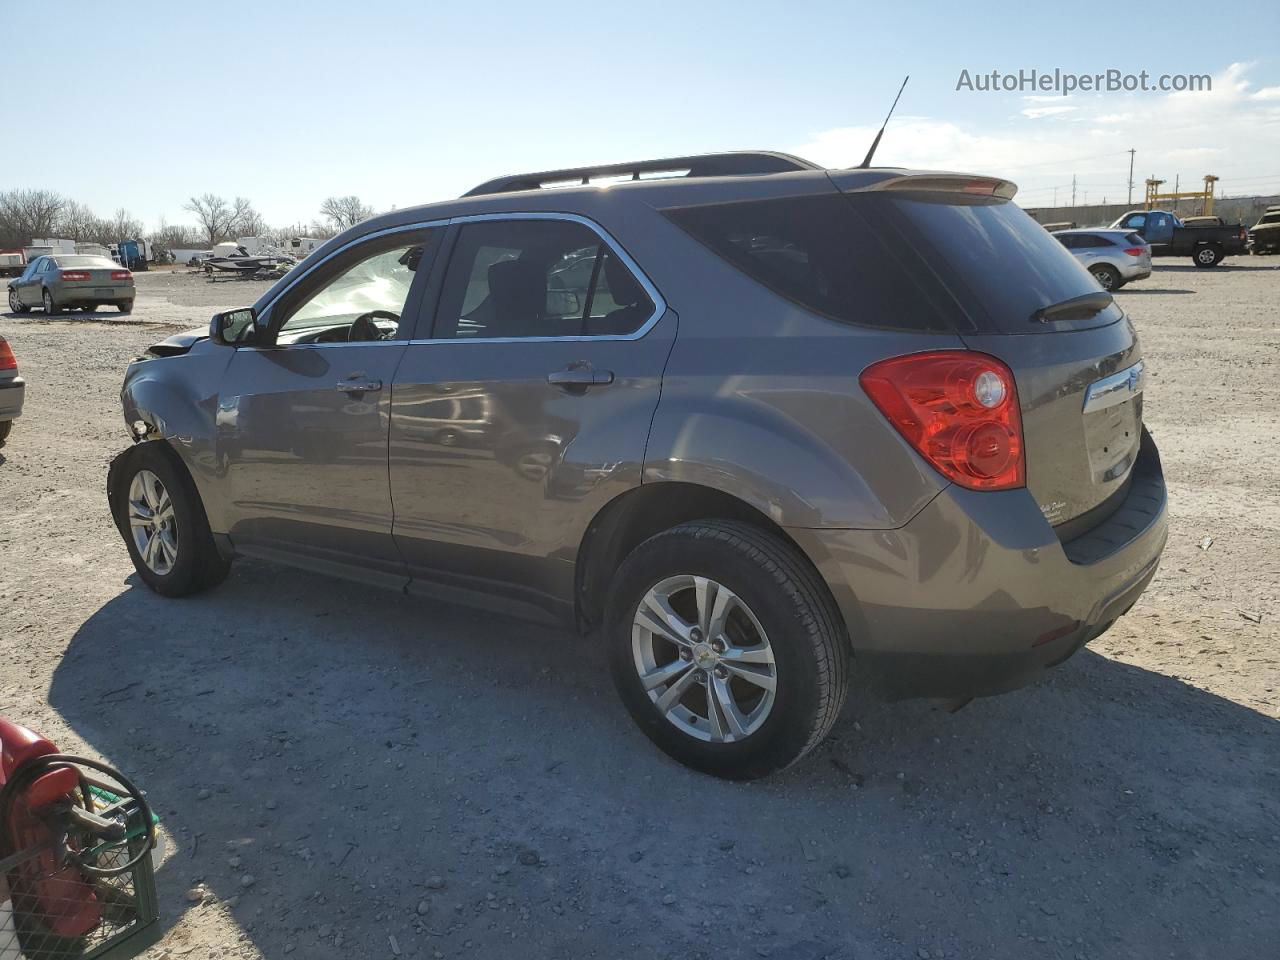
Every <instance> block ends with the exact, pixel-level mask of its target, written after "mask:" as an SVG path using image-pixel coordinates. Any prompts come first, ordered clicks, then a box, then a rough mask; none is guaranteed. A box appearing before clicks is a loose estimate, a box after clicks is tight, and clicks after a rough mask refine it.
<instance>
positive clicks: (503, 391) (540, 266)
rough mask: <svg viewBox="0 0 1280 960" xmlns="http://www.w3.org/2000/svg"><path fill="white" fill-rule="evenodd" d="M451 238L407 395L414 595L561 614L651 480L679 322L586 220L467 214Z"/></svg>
mask: <svg viewBox="0 0 1280 960" xmlns="http://www.w3.org/2000/svg"><path fill="white" fill-rule="evenodd" d="M447 244H451V245H452V253H451V256H450V258H449V262H448V267H447V270H446V271H445V272H444V274H443V279H442V281H441V282H440V284H439V285H438V289H437V290H436V291H434V292H433V293H432V294H431V302H434V303H436V304H437V306H436V309H435V311H434V322H433V323H430V324H429V328H428V327H427V326H426V325H424V327H423V328H421V329H420V330H419V333H418V336H417V338H415V339H414V340H413V341H412V342H411V343H410V345H409V347H408V349H407V351H406V353H405V356H404V359H403V361H402V362H401V364H400V368H399V371H398V373H397V375H396V380H395V387H394V391H393V397H392V409H391V444H390V470H391V495H392V501H393V503H394V507H395V523H394V534H395V540H396V543H397V545H398V546H399V548H400V552H401V554H402V556H403V557H404V559H405V561H406V563H407V564H408V567H409V574H410V576H411V577H412V578H413V584H412V588H413V589H416V590H418V591H421V592H437V591H438V590H439V589H440V587H441V585H447V587H448V589H449V595H450V596H456V595H457V590H459V589H468V588H470V589H476V590H479V591H483V592H484V593H485V594H487V595H489V596H493V595H495V594H497V595H505V596H506V598H507V599H508V600H509V601H510V602H511V603H509V604H507V605H508V606H511V605H513V604H514V605H515V606H517V607H519V608H520V610H519V612H525V613H527V612H529V606H530V605H532V606H533V607H536V608H542V609H544V610H550V611H553V612H564V611H565V610H566V609H567V605H569V604H571V603H572V598H573V582H574V581H573V577H574V560H575V557H576V553H577V549H578V546H579V543H580V542H581V539H582V536H583V533H584V531H585V529H586V527H587V525H588V524H589V523H590V522H591V519H592V518H593V517H594V516H595V514H596V512H597V511H598V510H599V509H600V508H601V507H602V506H603V505H604V504H605V503H607V502H608V501H609V500H610V499H612V498H613V497H615V496H617V495H618V494H619V493H622V492H623V491H625V490H627V489H630V488H631V487H634V486H637V485H638V484H639V483H640V470H641V465H642V463H643V460H644V448H645V442H646V439H647V437H648V432H649V424H650V421H651V419H652V416H653V412H654V409H655V407H656V406H657V403H658V392H659V387H660V385H661V378H662V370H663V367H664V365H665V364H666V360H667V356H668V354H669V353H670V348H671V344H672V341H673V338H674V336H675V327H676V317H675V315H674V314H672V313H670V312H668V311H667V310H666V307H665V304H664V302H663V300H662V298H661V296H660V295H659V294H658V292H657V290H656V289H655V288H654V287H653V285H652V284H651V283H650V282H649V281H648V280H647V279H646V278H645V277H644V275H643V273H642V272H641V268H640V267H639V266H638V265H637V264H635V263H634V262H633V261H632V260H631V259H630V258H629V257H628V256H627V255H626V254H625V252H624V251H622V249H621V248H620V247H619V246H618V244H617V243H616V242H615V241H614V240H612V238H610V237H608V236H607V235H606V234H605V233H604V231H603V230H601V229H600V228H599V227H597V226H596V225H594V224H592V223H589V222H588V221H586V220H584V219H582V218H578V217H572V216H569V215H562V214H556V215H553V214H547V215H542V214H518V215H498V216H482V217H475V218H463V219H461V220H460V221H456V222H455V225H454V226H453V227H451V236H450V238H449V240H448V241H447ZM430 319H431V315H430V314H429V313H428V314H427V315H426V316H425V317H424V321H429V320H430Z"/></svg>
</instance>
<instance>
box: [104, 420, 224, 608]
mask: <svg viewBox="0 0 1280 960" xmlns="http://www.w3.org/2000/svg"><path fill="white" fill-rule="evenodd" d="M161 443H163V441H151V442H148V443H141V444H139V445H137V446H136V447H133V448H131V449H130V450H128V451H126V453H125V454H124V456H123V457H121V458H119V459H117V461H116V462H115V463H114V464H112V467H111V472H110V474H109V477H108V484H107V487H108V496H109V499H110V503H111V514H112V517H113V518H114V519H115V522H116V528H117V529H118V530H119V531H120V535H121V536H122V537H123V538H124V542H125V546H126V547H127V548H128V550H129V557H130V559H131V560H133V566H134V569H136V570H137V571H138V576H139V577H141V578H142V581H143V582H144V583H146V585H147V586H149V587H150V588H151V589H152V590H154V591H155V592H156V593H159V594H161V595H163V596H166V597H185V596H188V595H190V594H193V593H199V592H200V591H202V590H206V589H208V588H209V587H212V586H215V585H216V584H219V583H221V582H222V581H223V580H224V579H225V578H226V576H227V572H228V570H229V569H230V563H229V562H228V561H227V560H226V559H225V558H224V557H223V556H222V555H221V554H220V553H219V552H218V548H217V546H216V545H215V544H214V542H213V534H212V533H210V532H209V520H208V518H207V517H206V516H205V512H204V504H203V503H201V501H200V494H199V493H198V492H197V490H196V486H195V483H194V482H192V480H191V477H190V475H189V474H188V473H187V471H186V468H185V467H183V466H182V465H181V464H180V463H179V462H176V458H175V457H174V455H173V454H172V453H171V452H169V451H168V450H165V449H163V448H162V447H161Z"/></svg>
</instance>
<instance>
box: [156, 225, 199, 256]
mask: <svg viewBox="0 0 1280 960" xmlns="http://www.w3.org/2000/svg"><path fill="white" fill-rule="evenodd" d="M150 239H151V242H152V243H153V244H155V245H156V246H158V247H163V248H164V249H166V250H187V249H190V248H194V247H200V246H203V244H204V239H203V238H202V237H200V235H199V231H198V230H196V229H195V228H194V227H188V226H185V225H183V224H168V223H165V222H164V219H163V218H162V219H161V220H160V226H159V227H158V228H157V229H156V230H155V232H154V233H152V234H151V238H150Z"/></svg>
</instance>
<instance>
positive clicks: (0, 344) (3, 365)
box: [0, 340, 18, 370]
mask: <svg viewBox="0 0 1280 960" xmlns="http://www.w3.org/2000/svg"><path fill="white" fill-rule="evenodd" d="M17 369H18V358H17V357H15V356H14V355H13V347H11V346H9V341H7V340H0V370H17Z"/></svg>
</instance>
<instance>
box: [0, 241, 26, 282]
mask: <svg viewBox="0 0 1280 960" xmlns="http://www.w3.org/2000/svg"><path fill="white" fill-rule="evenodd" d="M26 268H27V258H26V255H25V254H23V252H22V250H21V248H19V249H16V250H0V277H16V276H18V275H19V274H20V273H22V271H23V270H25V269H26Z"/></svg>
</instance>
